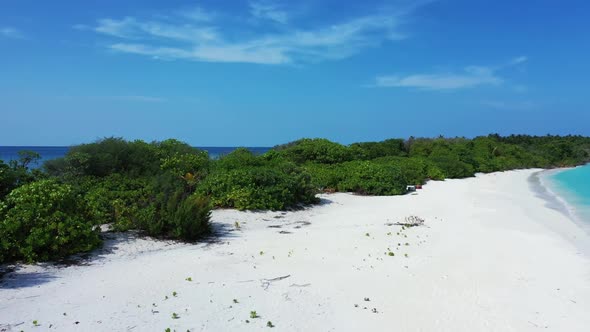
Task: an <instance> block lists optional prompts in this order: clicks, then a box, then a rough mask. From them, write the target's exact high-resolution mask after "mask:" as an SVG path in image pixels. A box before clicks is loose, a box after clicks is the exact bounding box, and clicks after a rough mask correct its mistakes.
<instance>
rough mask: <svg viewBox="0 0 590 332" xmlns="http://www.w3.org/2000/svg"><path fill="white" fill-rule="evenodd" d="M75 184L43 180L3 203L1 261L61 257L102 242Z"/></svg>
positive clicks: (15, 191) (83, 250)
mask: <svg viewBox="0 0 590 332" xmlns="http://www.w3.org/2000/svg"><path fill="white" fill-rule="evenodd" d="M85 211H86V207H85V205H84V201H83V200H82V199H81V197H79V196H77V195H75V193H74V191H73V190H72V187H71V186H69V185H63V184H59V183H57V182H56V181H54V180H41V181H38V182H33V183H30V184H26V185H23V186H21V187H19V188H17V189H15V190H13V191H12V192H11V193H10V194H9V195H8V196H7V197H6V200H5V202H4V203H2V205H1V206H0V220H1V222H0V244H1V245H0V261H5V262H6V261H14V260H21V259H22V260H25V261H27V262H35V261H46V260H50V259H58V258H62V257H65V256H68V255H71V254H75V253H79V252H86V251H89V250H92V249H94V248H96V247H97V246H98V245H99V244H100V242H101V241H100V237H99V230H98V229H96V228H95V227H93V223H92V222H91V221H89V220H88V216H87V215H86V214H85Z"/></svg>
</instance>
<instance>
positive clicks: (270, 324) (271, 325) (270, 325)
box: [266, 321, 275, 327]
mask: <svg viewBox="0 0 590 332" xmlns="http://www.w3.org/2000/svg"><path fill="white" fill-rule="evenodd" d="M266 326H268V327H275V326H274V325H273V324H272V322H271V321H268V322H266Z"/></svg>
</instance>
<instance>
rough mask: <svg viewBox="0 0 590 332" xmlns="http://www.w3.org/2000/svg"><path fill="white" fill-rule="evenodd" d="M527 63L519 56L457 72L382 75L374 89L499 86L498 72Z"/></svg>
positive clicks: (448, 88)
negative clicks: (503, 61)
mask: <svg viewBox="0 0 590 332" xmlns="http://www.w3.org/2000/svg"><path fill="white" fill-rule="evenodd" d="M526 61H527V57H525V56H520V57H517V58H514V59H512V60H510V61H509V62H507V63H505V64H501V65H498V66H468V67H465V68H463V69H462V70H460V71H458V72H445V73H434V74H413V75H407V76H398V75H382V76H377V77H376V78H375V83H374V86H376V87H401V88H416V89H424V90H457V89H464V88H473V87H476V86H481V85H500V84H502V83H503V82H504V81H505V80H504V79H503V78H502V77H500V76H499V72H500V71H502V70H504V69H506V68H508V67H511V66H516V65H519V64H521V63H524V62H526Z"/></svg>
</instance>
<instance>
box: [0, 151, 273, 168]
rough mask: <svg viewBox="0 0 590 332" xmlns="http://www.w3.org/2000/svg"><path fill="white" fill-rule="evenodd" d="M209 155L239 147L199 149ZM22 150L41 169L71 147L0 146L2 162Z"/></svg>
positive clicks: (225, 152) (219, 153) (15, 158)
mask: <svg viewBox="0 0 590 332" xmlns="http://www.w3.org/2000/svg"><path fill="white" fill-rule="evenodd" d="M197 148H198V149H201V150H205V151H207V152H208V153H209V156H210V157H211V158H219V156H222V155H225V154H228V153H230V152H232V151H234V150H235V149H237V148H238V147H233V146H232V147H210V146H204V147H197ZM246 148H247V149H248V150H250V151H252V152H253V153H255V154H262V153H265V152H267V151H268V150H270V149H271V148H269V147H246ZM22 150H29V151H35V152H37V153H39V154H40V155H41V160H40V161H39V162H38V163H37V164H36V165H31V166H32V167H39V166H41V165H42V164H43V162H44V161H45V160H50V159H56V158H60V157H63V156H65V154H66V153H67V152H68V150H69V147H67V146H0V160H3V161H4V162H5V163H8V162H9V161H10V160H17V159H18V152H19V151H22Z"/></svg>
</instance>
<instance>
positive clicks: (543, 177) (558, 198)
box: [531, 168, 590, 232]
mask: <svg viewBox="0 0 590 332" xmlns="http://www.w3.org/2000/svg"><path fill="white" fill-rule="evenodd" d="M569 169H571V168H560V169H551V170H544V171H540V172H537V173H534V174H533V175H531V183H532V184H533V185H534V189H535V191H536V192H537V194H538V195H539V196H540V197H541V198H543V199H545V200H546V201H547V203H548V204H547V205H548V207H550V208H553V209H555V210H558V211H560V212H562V213H563V214H564V215H566V216H567V217H568V218H569V219H571V220H572V221H573V222H575V223H576V224H578V225H579V226H580V227H582V228H584V229H585V230H586V231H588V232H590V224H588V223H587V222H584V218H583V217H582V213H581V211H580V209H578V208H577V207H576V205H575V204H574V202H575V199H573V196H574V195H573V194H568V192H567V190H566V189H564V188H561V186H560V185H559V184H557V183H556V182H555V181H552V180H551V176H553V175H555V174H556V173H559V172H564V171H567V170H569ZM567 197H570V199H568V198H567Z"/></svg>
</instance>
